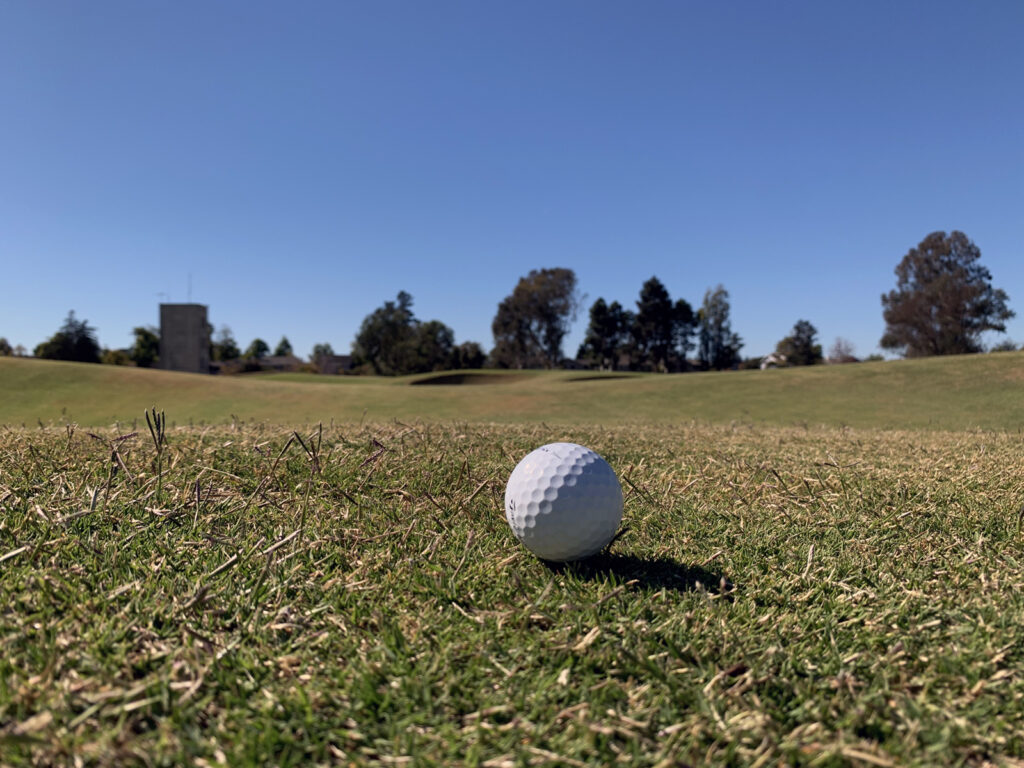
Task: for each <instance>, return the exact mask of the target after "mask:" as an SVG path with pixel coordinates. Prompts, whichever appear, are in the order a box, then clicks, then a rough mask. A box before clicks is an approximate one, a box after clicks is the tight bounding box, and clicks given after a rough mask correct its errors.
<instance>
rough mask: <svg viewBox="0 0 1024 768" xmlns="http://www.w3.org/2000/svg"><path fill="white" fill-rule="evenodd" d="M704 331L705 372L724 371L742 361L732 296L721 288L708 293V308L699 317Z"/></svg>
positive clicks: (701, 350)
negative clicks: (732, 319)
mask: <svg viewBox="0 0 1024 768" xmlns="http://www.w3.org/2000/svg"><path fill="white" fill-rule="evenodd" d="M697 324H698V326H699V328H700V332H699V336H700V342H699V349H698V353H699V357H700V362H701V366H703V367H704V368H705V369H713V370H716V371H722V370H725V369H727V368H732V367H733V366H735V365H737V364H738V363H739V361H740V354H739V353H740V349H742V347H743V341H742V340H741V339H740V337H739V336H738V335H737V334H735V333H733V332H732V327H731V324H730V322H729V292H728V291H726V290H725V288H723V287H722V286H721V285H719V286H718V287H717V288H715V290H714V291H712V290H711V289H710V288H709V289H708V290H707V291H706V292H705V293H704V304H703V306H701V308H700V311H699V312H698V313H697Z"/></svg>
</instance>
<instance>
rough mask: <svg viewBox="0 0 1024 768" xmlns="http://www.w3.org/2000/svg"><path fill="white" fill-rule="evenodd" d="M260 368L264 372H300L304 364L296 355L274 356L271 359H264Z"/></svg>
mask: <svg viewBox="0 0 1024 768" xmlns="http://www.w3.org/2000/svg"><path fill="white" fill-rule="evenodd" d="M259 362H260V368H261V369H262V370H264V371H278V372H281V373H283V372H285V371H297V370H299V369H300V368H301V367H302V365H303V362H302V360H301V359H299V358H297V357H296V356H295V355H272V356H270V357H264V358H262V359H261V360H260V361H259Z"/></svg>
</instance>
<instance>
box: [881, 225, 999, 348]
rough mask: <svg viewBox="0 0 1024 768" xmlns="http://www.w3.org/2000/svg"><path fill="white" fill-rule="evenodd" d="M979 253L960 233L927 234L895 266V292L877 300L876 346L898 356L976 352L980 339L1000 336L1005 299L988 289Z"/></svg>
mask: <svg viewBox="0 0 1024 768" xmlns="http://www.w3.org/2000/svg"><path fill="white" fill-rule="evenodd" d="M980 258H981V251H980V250H979V249H978V246H976V245H975V244H974V243H973V242H971V241H970V240H969V239H968V238H967V235H965V234H964V233H963V232H957V231H954V232H952V233H951V234H949V235H947V234H946V233H945V232H932V233H931V234H930V235H928V236H927V237H926V238H925V239H924V240H922V241H921V242H920V243H919V244H918V246H917V247H916V248H911V249H910V251H908V252H907V255H906V256H904V257H903V260H902V261H901V262H900V263H899V264H898V265H897V266H896V288H895V290H892V291H889V293H887V294H883V295H882V308H883V312H882V316H883V317H884V319H885V334H884V335H883V336H882V340H881V342H879V344H880V346H881V347H882V348H883V349H892V350H897V351H898V352H900V353H901V354H902V355H903V356H904V357H923V356H928V355H957V354H966V353H971V352H980V351H981V350H982V344H981V334H982V333H984V332H985V331H1000V332H1005V331H1006V325H1005V323H1004V322H1003V321H1005V320H1009V319H1010V318H1011V317H1013V316H1014V313H1013V312H1012V311H1010V309H1009V308H1008V307H1007V306H1006V302H1007V301H1008V299H1009V297H1008V296H1007V295H1006V292H1005V291H1003V290H1001V289H996V288H993V287H992V282H991V280H992V275H991V273H990V272H989V271H988V270H987V269H986V268H985V267H983V266H982V265H981V264H980V263H978V260H979V259H980Z"/></svg>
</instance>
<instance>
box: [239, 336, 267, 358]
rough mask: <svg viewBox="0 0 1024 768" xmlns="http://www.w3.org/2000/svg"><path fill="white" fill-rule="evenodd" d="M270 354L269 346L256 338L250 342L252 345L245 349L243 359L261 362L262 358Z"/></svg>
mask: <svg viewBox="0 0 1024 768" xmlns="http://www.w3.org/2000/svg"><path fill="white" fill-rule="evenodd" d="M269 354H270V345H268V344H267V342H265V341H264V340H263V339H261V338H259V337H257V338H255V339H253V340H252V343H251V344H249V346H248V347H246V348H245V354H244V355H243V357H245V358H247V359H249V360H262V359H263V358H264V357H266V356H267V355H269Z"/></svg>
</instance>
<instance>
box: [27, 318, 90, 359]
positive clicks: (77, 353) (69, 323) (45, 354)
mask: <svg viewBox="0 0 1024 768" xmlns="http://www.w3.org/2000/svg"><path fill="white" fill-rule="evenodd" d="M34 354H35V356H36V357H42V358H46V359H48V360H72V361H75V362H79V363H98V362H99V361H100V345H99V342H98V341H97V340H96V329H95V328H92V327H90V326H89V323H88V321H87V320H76V319H75V311H74V310H71V311H70V312H68V316H67V317H66V318H65V319H64V325H62V326H61V327H60V330H59V331H57V332H56V333H55V334H54V335H53V336H51V337H50V338H49V339H47V340H46V341H44V342H43V343H42V344H39V345H38V346H37V347H36V348H35V351H34Z"/></svg>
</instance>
